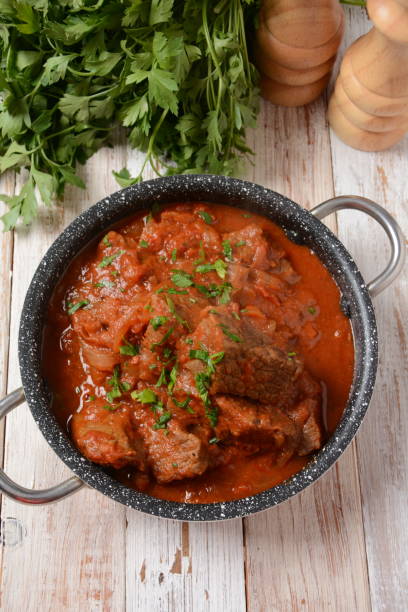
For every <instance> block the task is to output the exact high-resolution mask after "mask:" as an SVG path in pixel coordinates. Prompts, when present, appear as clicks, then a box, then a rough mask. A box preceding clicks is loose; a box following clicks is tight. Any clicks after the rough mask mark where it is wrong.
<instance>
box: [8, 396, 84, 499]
mask: <svg viewBox="0 0 408 612" xmlns="http://www.w3.org/2000/svg"><path fill="white" fill-rule="evenodd" d="M24 401H25V396H24V391H23V389H22V388H20V389H17V390H16V391H13V392H12V393H9V395H6V397H4V398H3V399H2V400H0V419H2V418H3V417H5V416H6V414H8V413H9V412H11V410H13V409H14V408H16V407H17V406H19V404H22V403H23V402H24ZM83 486H84V483H83V482H82V480H80V479H79V478H77V477H76V476H73V477H72V478H68V480H65V481H64V482H61V484H58V485H55V487H51V488H50V489H42V490H40V491H35V490H33V489H26V488H25V487H22V486H20V485H18V484H17V483H15V482H13V480H11V478H9V477H8V476H7V475H6V474H5V473H4V472H3V470H1V469H0V492H1V493H4V494H5V495H7V496H8V497H11V498H12V499H14V500H15V501H18V502H20V503H22V504H35V505H38V504H50V503H51V502H55V501H58V500H60V499H62V498H63V497H67V496H68V495H71V494H72V493H75V492H76V491H78V489H80V488H81V487H83Z"/></svg>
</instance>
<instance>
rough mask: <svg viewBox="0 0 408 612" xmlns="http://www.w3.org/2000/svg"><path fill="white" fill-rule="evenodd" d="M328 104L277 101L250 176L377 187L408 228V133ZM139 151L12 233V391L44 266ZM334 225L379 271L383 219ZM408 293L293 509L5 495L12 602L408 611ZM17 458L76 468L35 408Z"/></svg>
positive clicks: (400, 283) (387, 319)
mask: <svg viewBox="0 0 408 612" xmlns="http://www.w3.org/2000/svg"><path fill="white" fill-rule="evenodd" d="M346 12H347V36H346V44H347V42H348V43H349V42H350V41H352V40H354V39H355V38H356V37H357V36H358V35H360V34H361V33H363V32H365V31H367V29H368V27H369V24H368V22H367V20H366V18H365V16H364V13H363V11H362V10H360V9H348V10H346ZM326 107H327V99H325V98H323V99H320V100H319V101H317V102H316V103H314V104H312V105H310V106H308V107H306V108H300V109H284V108H279V107H273V106H271V105H269V104H263V105H262V109H261V114H260V117H259V126H258V129H257V131H256V132H254V133H253V134H252V135H251V141H252V143H253V146H254V149H255V151H256V157H255V160H254V161H255V165H254V167H253V168H250V169H249V170H248V172H247V177H248V178H249V179H250V180H253V181H255V182H257V183H260V184H262V185H265V186H267V187H270V188H272V189H274V190H276V191H278V192H281V193H283V194H285V195H287V196H289V197H290V198H292V199H294V200H295V201H297V202H299V203H300V204H302V205H303V206H306V207H308V208H310V207H313V206H314V205H315V204H318V203H319V202H321V201H323V200H326V199H328V198H331V197H332V196H334V195H340V194H357V195H363V196H366V197H369V198H372V199H374V200H376V201H377V202H379V203H380V204H381V205H383V206H385V207H386V208H387V209H388V211H389V212H390V213H391V214H393V215H394V216H395V217H396V218H397V219H398V220H399V222H400V224H401V226H402V228H403V230H404V232H405V235H408V218H407V202H408V138H406V139H405V140H404V141H403V142H402V143H400V144H399V145H398V146H397V147H395V148H394V149H393V150H391V151H387V152H385V153H378V154H366V153H361V152H357V151H354V150H352V149H350V148H348V147H346V146H345V145H343V144H342V143H341V142H339V141H338V139H337V138H336V137H335V136H334V135H333V134H332V133H330V131H329V129H328V126H327V123H326V119H325V111H326ZM140 160H141V157H140V156H138V155H137V154H136V153H135V152H134V151H129V150H127V149H126V147H125V145H122V146H117V147H115V148H114V149H105V150H103V151H101V152H100V153H99V154H98V155H97V156H95V157H94V158H93V159H92V160H91V161H90V163H88V165H87V166H86V168H85V169H84V170H83V175H84V178H85V179H86V183H87V190H86V191H85V192H82V191H80V190H75V191H74V190H72V191H69V193H67V196H66V198H65V202H64V206H63V207H62V206H60V207H58V208H55V209H53V210H42V211H41V213H40V222H38V223H35V225H34V226H33V227H32V228H31V229H30V230H26V229H19V230H18V231H16V232H15V233H14V235H12V234H10V233H8V234H2V235H1V238H0V241H1V242H0V244H1V272H0V296H1V299H0V304H1V318H0V373H1V393H2V394H3V395H4V394H5V393H6V392H7V391H12V390H13V389H15V388H16V387H18V386H20V375H19V370H18V362H17V332H18V325H19V316H20V310H21V306H22V303H23V299H24V295H25V292H26V289H27V286H28V284H29V282H30V279H31V276H32V274H33V272H34V270H35V268H36V266H37V264H38V262H39V261H40V259H41V257H42V256H43V255H44V253H45V250H46V249H47V247H48V246H49V245H50V244H51V242H52V241H53V240H54V239H55V237H56V236H57V235H58V234H59V233H60V232H61V230H62V229H63V228H64V227H65V226H66V225H67V224H68V223H69V222H70V221H71V220H72V219H73V218H74V217H75V216H76V215H77V214H78V213H79V212H80V211H82V210H83V209H85V208H87V207H88V206H89V205H90V204H92V203H94V202H95V201H97V200H99V199H100V198H102V197H104V196H105V195H106V194H108V193H110V192H112V191H115V190H116V189H117V185H116V183H115V181H114V180H113V178H112V174H111V170H112V169H120V168H122V167H123V166H125V165H128V167H129V168H130V169H134V168H136V166H137V165H138V164H140ZM20 180H21V179H20V178H19V177H18V176H17V177H16V178H15V177H13V176H11V175H10V176H8V177H5V178H4V179H3V180H2V185H1V189H0V191H1V192H3V193H4V192H5V191H7V192H8V193H12V191H13V189H14V187H18V184H19V182H20ZM330 226H331V228H332V229H334V230H335V231H337V233H338V235H339V237H340V239H341V240H342V241H343V242H344V244H345V245H346V246H347V247H348V248H349V250H350V251H351V253H352V254H353V255H354V257H355V260H356V261H357V263H358V265H359V266H360V267H361V269H362V272H363V274H364V277H365V278H366V280H367V281H368V280H371V278H372V277H373V276H374V275H375V274H376V273H377V272H379V271H380V270H381V269H382V267H383V266H384V264H385V262H386V260H387V257H388V245H387V242H386V239H385V237H384V235H383V234H382V232H381V231H380V230H379V228H378V227H377V226H376V224H375V222H374V221H372V220H370V219H368V218H367V217H365V216H363V215H362V214H361V213H356V212H342V213H340V214H339V215H338V216H337V217H336V218H335V217H333V218H332V219H330ZM407 294H408V292H407V270H405V277H404V275H401V277H400V278H399V279H398V280H397V281H396V282H394V284H393V286H392V287H391V288H388V289H387V290H386V291H385V292H384V293H383V294H381V295H380V296H379V297H378V298H376V299H375V307H376V312H377V317H378V326H379V334H380V364H379V373H378V378H377V384H376V389H375V393H374V397H373V400H372V403H371V406H370V409H369V412H368V415H367V417H366V420H365V422H364V424H363V426H362V427H361V429H360V431H359V433H358V435H357V438H356V439H355V441H354V442H353V444H351V446H350V447H349V448H348V450H347V451H346V452H345V453H344V454H343V455H342V456H341V458H340V460H339V461H338V462H337V463H336V465H335V466H334V467H333V468H332V469H331V470H330V471H329V472H328V473H327V474H326V475H325V476H324V477H323V478H321V479H320V480H319V481H318V482H317V483H316V484H314V485H313V486H311V487H309V488H308V489H307V490H306V491H304V492H303V493H302V494H300V495H298V496H297V497H295V498H294V499H292V500H290V501H288V502H286V503H285V504H283V505H281V506H280V507H277V508H274V509H271V510H268V511H266V512H263V513H261V514H259V515H256V516H253V517H250V518H246V519H244V520H233V521H227V522H221V523H214V524H211V523H210V524H193V523H190V524H187V523H177V522H171V521H166V520H163V519H156V518H152V517H149V516H144V515H142V514H140V513H138V512H136V511H134V510H130V509H127V508H125V507H124V506H121V505H119V504H117V503H114V502H113V501H112V500H110V499H108V498H107V497H104V496H103V495H101V494H99V493H97V492H96V491H93V490H90V489H83V490H81V491H80V492H79V493H77V494H76V495H74V496H72V497H70V498H68V499H66V500H64V501H62V502H59V503H58V504H54V505H51V506H48V507H31V506H30V507H29V506H22V505H19V504H16V503H15V502H13V501H11V500H9V499H7V498H3V500H2V506H1V512H2V518H3V520H4V521H5V522H4V524H3V527H4V528H7V526H8V528H10V529H11V528H13V525H14V527H15V525H16V521H14V522H13V521H11V520H10V519H11V518H14V519H17V523H18V524H19V525H20V526H21V529H22V533H23V539H22V542H21V544H20V545H18V546H13V541H7V538H5V537H4V536H5V531H4V528H3V539H5V540H6V542H5V545H4V546H3V547H0V556H1V559H0V562H1V568H2V575H1V580H2V585H1V598H2V599H1V604H0V608H1V610H4V611H7V612H38V611H41V612H48V611H51V610H52V611H53V612H61V611H65V610H68V611H70V612H71V611H80V612H88V611H89V612H96V611H104V612H105V611H106V612H108V611H112V612H120V611H122V610H126V611H128V612H129V611H137V612H139V611H140V612H151V611H154V612H156V611H172V612H173V611H174V612H182V611H187V612H190V611H193V612H201V611H217V612H218V611H220V612H243V611H244V610H249V611H251V612H255V611H256V612H258V611H268V612H269V611H278V612H284V611H297V610H306V611H309V610H310V611H311V610H313V611H314V610H316V611H318V612H321V611H323V612H325V611H326V610H330V611H336V612H337V611H344V612H353V611H358V612H365V611H367V610H375V611H386V612H399V611H405V610H407V609H408V510H407V507H408V495H407V494H408V443H407V440H408V371H407V329H408V328H407V319H408V316H407V315H408V312H407ZM4 465H5V470H6V472H7V473H8V474H9V475H10V476H11V477H13V478H14V479H16V480H17V481H18V482H20V483H21V484H24V485H26V486H28V487H37V488H41V487H46V486H50V485H51V484H54V483H57V482H59V481H60V480H62V479H64V478H66V477H67V475H68V470H67V468H66V467H65V466H64V465H63V464H62V462H61V461H60V460H59V459H58V458H57V456H56V455H55V454H54V453H53V451H51V450H50V448H49V447H48V445H47V443H46V442H45V440H44V439H43V437H42V435H41V434H40V433H39V431H38V430H37V428H36V426H35V425H34V421H33V419H32V417H31V414H30V412H29V410H28V409H27V407H26V406H25V405H23V406H21V407H19V408H18V409H17V410H15V411H14V413H12V414H11V415H10V416H9V417H8V418H7V423H6V427H5V434H4ZM9 540H10V538H9ZM11 540H13V538H12V537H11Z"/></svg>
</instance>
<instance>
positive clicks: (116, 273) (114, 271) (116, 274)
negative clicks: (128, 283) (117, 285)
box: [111, 270, 119, 276]
mask: <svg viewBox="0 0 408 612" xmlns="http://www.w3.org/2000/svg"><path fill="white" fill-rule="evenodd" d="M111 274H112V276H119V272H118V270H111Z"/></svg>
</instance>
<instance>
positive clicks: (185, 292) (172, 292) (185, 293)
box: [164, 287, 188, 295]
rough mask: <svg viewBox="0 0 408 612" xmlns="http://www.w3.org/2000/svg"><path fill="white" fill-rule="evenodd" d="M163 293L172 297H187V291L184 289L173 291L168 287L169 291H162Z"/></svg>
mask: <svg viewBox="0 0 408 612" xmlns="http://www.w3.org/2000/svg"><path fill="white" fill-rule="evenodd" d="M164 291H166V293H170V294H172V295H187V294H188V291H186V290H185V289H173V287H170V288H169V289H164Z"/></svg>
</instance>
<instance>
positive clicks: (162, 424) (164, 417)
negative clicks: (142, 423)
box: [153, 412, 172, 430]
mask: <svg viewBox="0 0 408 612" xmlns="http://www.w3.org/2000/svg"><path fill="white" fill-rule="evenodd" d="M171 417H172V414H171V412H163V414H161V415H160V416H159V418H158V419H157V421H156V423H155V424H154V425H153V429H156V430H157V429H166V428H167V423H168V422H169V421H170V419H171Z"/></svg>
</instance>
